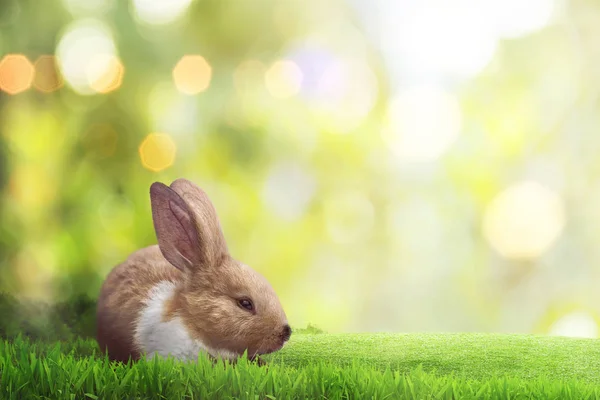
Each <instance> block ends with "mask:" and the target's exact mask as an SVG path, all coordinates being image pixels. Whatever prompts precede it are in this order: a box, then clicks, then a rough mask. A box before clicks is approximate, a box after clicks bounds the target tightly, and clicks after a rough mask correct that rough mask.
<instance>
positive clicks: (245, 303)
mask: <svg viewBox="0 0 600 400" xmlns="http://www.w3.org/2000/svg"><path fill="white" fill-rule="evenodd" d="M238 304H239V305H240V307H242V308H245V309H246V310H248V311H254V305H253V304H252V301H251V300H250V299H239V300H238Z"/></svg>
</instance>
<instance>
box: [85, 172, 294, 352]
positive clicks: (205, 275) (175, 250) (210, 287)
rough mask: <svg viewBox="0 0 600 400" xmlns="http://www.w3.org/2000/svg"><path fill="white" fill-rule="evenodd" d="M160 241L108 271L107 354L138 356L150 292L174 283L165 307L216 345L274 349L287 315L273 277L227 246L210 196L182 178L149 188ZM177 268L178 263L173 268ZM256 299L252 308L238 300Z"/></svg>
mask: <svg viewBox="0 0 600 400" xmlns="http://www.w3.org/2000/svg"><path fill="white" fill-rule="evenodd" d="M151 198H152V212H153V220H154V225H155V229H156V232H157V238H158V242H159V245H158V246H156V245H155V246H150V247H147V248H144V249H141V250H139V251H137V252H135V253H134V254H132V255H131V256H130V257H129V258H128V259H127V260H126V261H125V262H124V263H122V264H120V265H118V266H117V267H115V269H113V271H111V273H110V274H109V275H108V276H107V278H106V281H105V282H104V285H103V287H102V290H101V293H100V297H99V301H98V314H97V318H98V343H99V344H100V346H101V348H102V349H107V350H108V354H109V357H110V358H111V359H114V360H119V361H126V360H127V359H128V358H129V357H131V358H133V359H138V358H139V357H140V356H141V354H142V353H144V349H142V348H140V345H139V344H138V343H135V339H134V333H135V328H136V323H137V319H138V317H139V314H140V311H141V310H142V309H143V305H144V301H145V300H146V299H147V298H148V292H149V290H150V289H151V288H152V287H153V286H155V285H157V284H158V283H160V282H161V281H165V280H167V281H171V282H174V283H176V285H177V288H176V291H175V295H174V297H173V298H172V299H171V300H170V301H169V302H167V304H166V305H165V309H164V311H163V317H164V319H165V320H168V319H171V318H173V317H174V316H179V317H181V319H182V321H183V323H184V325H185V326H186V327H187V329H188V331H189V333H190V335H191V336H192V337H194V338H196V339H198V340H200V341H201V342H202V343H204V344H205V345H207V346H209V347H210V348H212V349H215V350H228V351H230V352H233V353H236V354H241V353H243V352H244V351H245V350H248V353H249V354H250V355H251V356H253V355H256V354H264V353H269V352H272V351H276V350H278V349H279V348H281V346H283V344H284V342H285V341H286V340H287V339H286V338H283V336H282V331H283V327H284V326H285V325H287V318H286V316H285V313H284V311H283V309H282V307H281V304H280V302H279V299H278V297H277V295H276V294H275V292H274V290H273V288H272V287H271V285H270V284H269V283H268V281H267V280H266V279H265V278H264V277H263V276H262V275H260V274H258V273H257V272H256V271H254V270H253V269H251V268H249V267H248V266H246V265H245V264H242V263H240V262H238V261H236V260H234V259H233V258H232V257H231V256H230V255H229V252H228V249H227V245H226V242H225V238H224V236H223V233H222V231H221V228H220V225H219V221H218V218H217V215H216V211H215V209H214V207H213V205H212V204H211V202H210V200H209V199H208V197H207V196H206V194H205V193H204V192H203V191H202V190H201V189H200V188H198V187H197V186H195V185H194V184H193V183H191V182H189V181H187V180H183V179H179V180H176V181H175V182H173V183H172V184H171V186H170V188H169V187H167V186H164V185H162V184H154V185H153V186H152V188H151ZM175 267H176V268H175ZM241 297H248V298H250V299H252V301H253V303H254V307H255V313H251V312H248V311H247V310H245V309H242V308H241V307H239V305H238V304H237V299H239V298H241Z"/></svg>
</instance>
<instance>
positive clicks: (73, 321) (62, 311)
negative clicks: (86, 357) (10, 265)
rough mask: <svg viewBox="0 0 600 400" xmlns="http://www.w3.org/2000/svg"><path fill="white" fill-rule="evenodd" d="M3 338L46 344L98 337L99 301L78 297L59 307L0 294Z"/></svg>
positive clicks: (1, 335) (0, 332) (1, 332)
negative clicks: (22, 337) (43, 342)
mask: <svg viewBox="0 0 600 400" xmlns="http://www.w3.org/2000/svg"><path fill="white" fill-rule="evenodd" d="M0 315H2V318H1V319H0V337H1V338H3V339H15V338H16V337H18V336H24V337H27V338H29V339H31V340H41V341H45V342H55V341H71V340H74V339H77V338H95V337H96V302H95V301H94V300H92V299H90V298H89V297H87V296H85V295H77V296H73V297H72V298H69V299H68V300H66V301H62V302H59V303H56V304H48V303H46V302H43V301H39V300H38V301H36V300H22V301H18V300H17V299H16V298H15V297H14V296H12V295H10V294H7V293H0Z"/></svg>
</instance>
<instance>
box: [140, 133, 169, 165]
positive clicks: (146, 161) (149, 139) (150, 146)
mask: <svg viewBox="0 0 600 400" xmlns="http://www.w3.org/2000/svg"><path fill="white" fill-rule="evenodd" d="M176 150H177V147H176V146H175V142H174V141H173V139H171V137H170V136H169V135H166V134H164V133H151V134H150V135H148V136H146V138H145V139H144V141H143V142H142V144H141V145H140V148H139V151H140V158H141V160H142V165H143V166H144V167H145V168H147V169H149V170H150V171H154V172H158V171H162V170H163V169H165V168H168V167H170V166H171V165H173V162H174V161H175V153H176Z"/></svg>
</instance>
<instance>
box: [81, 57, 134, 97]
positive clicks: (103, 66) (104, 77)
mask: <svg viewBox="0 0 600 400" xmlns="http://www.w3.org/2000/svg"><path fill="white" fill-rule="evenodd" d="M87 74H88V80H89V84H90V87H91V88H92V89H93V90H94V91H96V92H98V93H102V94H106V93H109V92H112V91H114V90H117V89H118V88H119V87H120V86H121V84H122V83H123V75H124V74H125V67H124V66H123V63H122V62H121V60H120V59H119V58H118V57H116V56H114V55H109V54H101V55H97V56H96V57H94V58H93V60H92V62H90V64H89V66H88V70H87Z"/></svg>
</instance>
